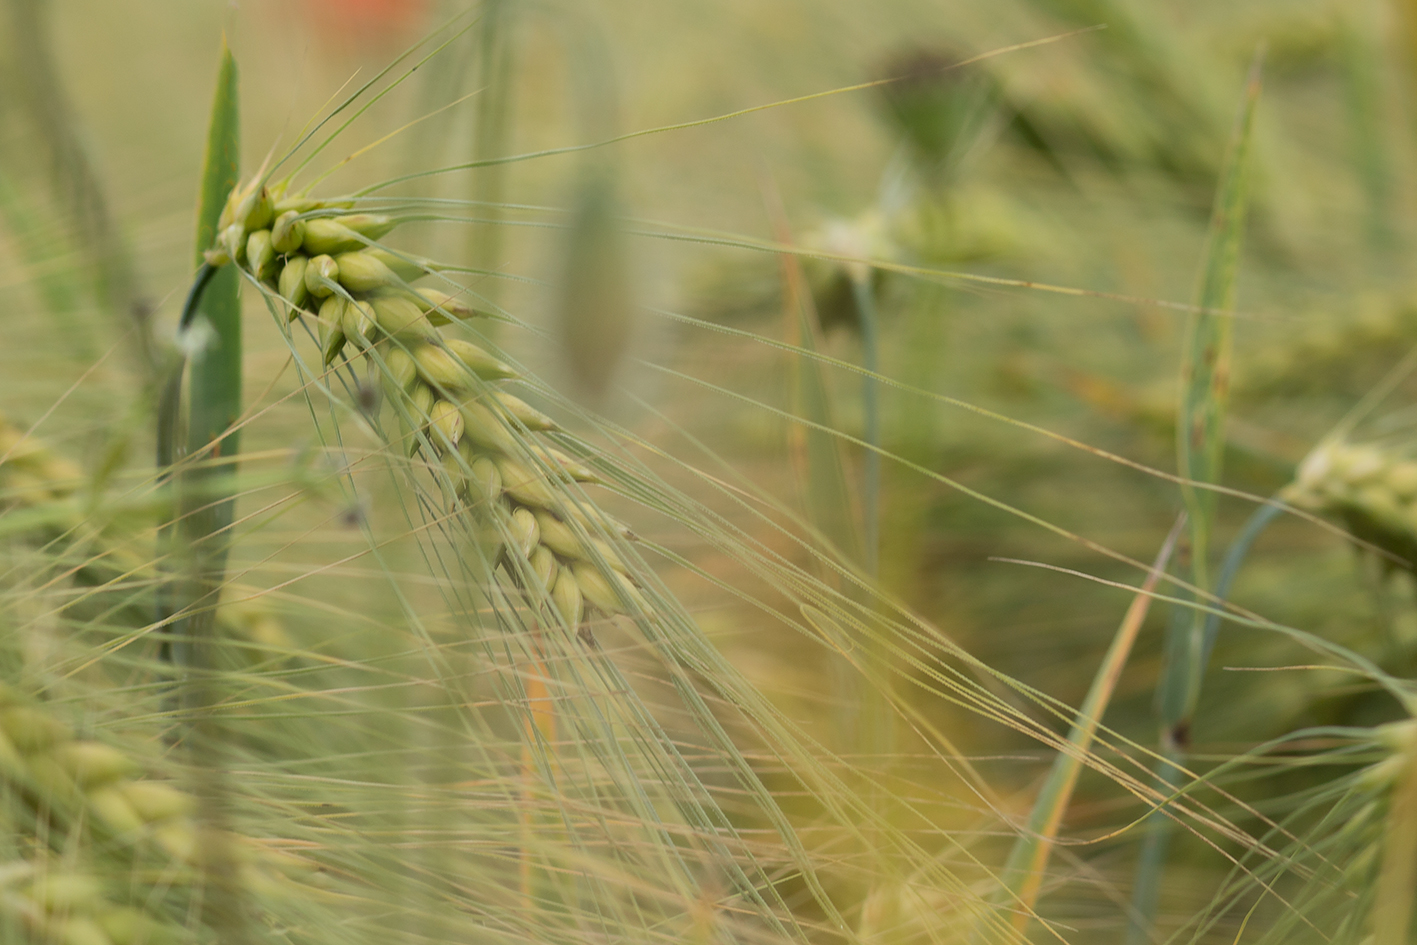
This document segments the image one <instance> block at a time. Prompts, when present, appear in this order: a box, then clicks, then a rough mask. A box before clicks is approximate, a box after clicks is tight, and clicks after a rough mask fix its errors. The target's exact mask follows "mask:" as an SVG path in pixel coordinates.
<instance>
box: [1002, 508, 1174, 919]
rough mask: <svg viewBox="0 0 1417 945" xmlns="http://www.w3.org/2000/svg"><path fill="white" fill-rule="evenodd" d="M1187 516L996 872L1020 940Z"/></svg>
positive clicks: (1159, 555)
mask: <svg viewBox="0 0 1417 945" xmlns="http://www.w3.org/2000/svg"><path fill="white" fill-rule="evenodd" d="M1185 518H1186V516H1185V514H1184V513H1183V514H1182V515H1181V516H1179V517H1178V519H1177V521H1176V525H1175V527H1173V528H1172V529H1171V534H1170V535H1168V536H1167V537H1166V540H1165V541H1164V542H1163V543H1162V545H1161V550H1160V551H1159V552H1157V555H1156V560H1155V561H1154V562H1153V563H1152V566H1151V573H1149V574H1148V575H1147V576H1146V578H1145V580H1144V581H1143V582H1142V586H1141V589H1140V591H1139V592H1138V593H1137V596H1136V597H1134V598H1132V603H1131V605H1130V606H1129V607H1128V608H1127V612H1126V615H1125V616H1124V617H1123V618H1122V623H1121V625H1120V626H1119V627H1118V628H1117V633H1116V635H1115V636H1114V637H1113V638H1112V645H1111V646H1110V647H1108V649H1107V654H1106V655H1105V656H1104V657H1103V658H1102V664H1101V665H1100V666H1098V668H1097V672H1096V674H1094V676H1093V678H1092V687H1091V688H1090V689H1089V690H1088V692H1087V697H1086V698H1085V699H1084V700H1083V703H1082V705H1081V706H1080V707H1079V708H1078V717H1077V720H1076V721H1074V722H1073V724H1072V728H1071V730H1070V731H1069V732H1068V741H1067V748H1066V749H1065V750H1064V751H1061V752H1059V754H1058V757H1057V758H1055V759H1054V761H1053V766H1052V768H1050V769H1049V771H1048V777H1047V779H1046V780H1045V781H1044V782H1043V786H1042V787H1041V788H1040V789H1039V791H1038V797H1037V799H1035V800H1034V802H1033V809H1032V810H1031V811H1030V813H1029V816H1028V822H1027V823H1025V824H1024V827H1023V831H1022V832H1021V833H1020V835H1019V837H1018V839H1017V840H1015V841H1014V846H1013V849H1012V850H1011V851H1010V852H1009V858H1008V860H1007V862H1006V863H1005V864H1004V869H1003V872H1002V873H1001V874H1000V877H999V883H1000V886H1001V887H1002V888H1001V892H1000V895H999V896H997V897H996V901H997V902H998V903H999V904H1000V906H1001V907H1002V908H1003V909H1005V910H1007V912H1008V915H1009V921H1010V924H1011V925H1012V926H1013V929H1014V931H1015V932H1016V933H1018V936H1019V940H1020V941H1023V940H1024V936H1025V933H1026V932H1027V930H1028V924H1029V921H1030V920H1031V919H1032V918H1033V916H1034V914H1035V913H1034V907H1035V906H1036V905H1037V903H1038V893H1039V890H1040V889H1041V888H1042V886H1043V880H1044V877H1045V875H1046V874H1045V871H1046V870H1047V867H1048V860H1049V857H1050V856H1051V855H1052V852H1053V845H1054V843H1055V841H1056V840H1057V837H1058V830H1059V828H1060V827H1061V826H1062V822H1063V815H1064V814H1065V813H1066V812H1067V809H1068V804H1069V803H1070V802H1071V800H1072V796H1073V789H1074V788H1075V787H1076V786H1077V779H1078V775H1079V774H1080V773H1081V772H1082V767H1083V764H1084V762H1085V759H1086V758H1087V757H1088V754H1089V752H1090V751H1091V750H1092V744H1093V740H1094V739H1095V737H1096V735H1097V730H1098V728H1099V727H1100V726H1101V724H1102V716H1103V715H1104V714H1105V713H1106V711H1107V706H1108V704H1109V703H1110V702H1111V701H1112V694H1113V693H1114V692H1115V691H1116V687H1117V681H1118V679H1119V678H1120V677H1121V674H1122V669H1123V667H1124V666H1125V665H1126V663H1127V658H1128V656H1130V655H1131V650H1132V645H1133V644H1134V643H1135V642H1136V638H1137V634H1138V633H1140V632H1141V625H1142V621H1144V620H1145V619H1146V615H1147V612H1148V610H1150V608H1151V600H1152V598H1151V595H1152V593H1153V592H1154V591H1155V590H1156V585H1157V583H1158V582H1159V580H1160V578H1161V575H1162V574H1164V573H1165V571H1166V566H1167V564H1168V563H1169V562H1170V559H1171V552H1172V551H1173V550H1174V549H1175V547H1176V541H1177V539H1178V538H1179V537H1180V535H1181V529H1182V527H1183V526H1184V524H1185ZM975 940H976V941H980V940H981V939H980V936H979V934H976V936H975Z"/></svg>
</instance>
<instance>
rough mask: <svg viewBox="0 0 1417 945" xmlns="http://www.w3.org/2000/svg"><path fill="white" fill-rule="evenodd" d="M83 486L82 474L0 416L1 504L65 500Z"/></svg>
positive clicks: (36, 504)
mask: <svg viewBox="0 0 1417 945" xmlns="http://www.w3.org/2000/svg"><path fill="white" fill-rule="evenodd" d="M82 483H83V473H82V472H80V470H79V468H78V467H77V466H75V465H74V464H73V463H71V462H69V461H68V460H65V459H61V458H60V457H58V456H55V455H54V454H53V453H52V452H50V451H49V449H47V448H46V447H45V446H44V445H43V444H42V443H40V442H39V441H38V440H36V439H35V438H34V437H31V436H26V435H25V431H23V430H21V429H20V428H19V427H18V426H16V425H14V424H13V423H11V422H10V421H9V420H7V419H6V418H5V416H4V415H3V414H0V503H3V504H4V505H9V506H21V507H24V506H31V507H33V506H40V505H44V504H45V503H47V502H51V501H54V500H57V499H67V498H68V497H70V496H71V495H73V494H74V492H75V491H77V490H78V488H79V486H80V485H81V484H82Z"/></svg>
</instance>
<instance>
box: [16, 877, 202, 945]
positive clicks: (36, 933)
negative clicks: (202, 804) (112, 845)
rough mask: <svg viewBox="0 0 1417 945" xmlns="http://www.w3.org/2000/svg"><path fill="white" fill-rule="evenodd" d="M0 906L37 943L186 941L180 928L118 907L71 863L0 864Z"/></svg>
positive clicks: (102, 944)
mask: <svg viewBox="0 0 1417 945" xmlns="http://www.w3.org/2000/svg"><path fill="white" fill-rule="evenodd" d="M0 910H3V912H4V913H5V914H7V915H9V916H12V917H14V918H15V919H18V920H19V922H20V924H21V925H22V926H23V927H24V928H25V930H26V931H27V932H28V933H29V934H30V936H32V937H33V939H34V940H35V941H38V942H46V943H49V942H53V943H60V945H167V943H169V942H179V941H187V940H188V939H187V936H186V935H185V934H184V932H183V930H182V928H181V927H179V926H177V925H175V924H173V923H171V922H168V921H166V920H164V919H160V918H156V917H154V916H153V915H152V914H151V913H149V912H146V911H144V910H142V909H139V908H136V907H134V906H121V905H118V904H116V903H114V902H113V900H112V899H111V898H109V897H108V895H107V890H106V889H105V888H104V884H103V883H101V882H99V880H98V879H96V878H95V877H94V876H92V875H90V874H89V873H81V872H76V871H74V870H73V869H72V868H70V867H60V866H57V865H56V866H53V867H50V868H46V867H45V866H36V865H35V864H34V863H30V862H26V861H24V860H19V861H15V862H12V863H3V864H0Z"/></svg>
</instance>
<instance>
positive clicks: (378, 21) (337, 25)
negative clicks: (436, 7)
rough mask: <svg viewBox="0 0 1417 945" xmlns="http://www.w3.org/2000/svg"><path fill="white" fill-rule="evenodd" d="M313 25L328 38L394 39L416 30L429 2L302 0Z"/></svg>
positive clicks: (414, 0) (421, 21)
mask: <svg viewBox="0 0 1417 945" xmlns="http://www.w3.org/2000/svg"><path fill="white" fill-rule="evenodd" d="M303 3H304V6H305V9H306V12H307V14H308V15H309V17H310V19H311V21H312V25H313V26H314V27H315V28H316V29H317V30H319V31H320V32H322V33H324V34H325V35H327V36H331V37H332V38H333V37H338V38H340V39H348V40H356V41H378V40H380V39H395V38H399V37H402V36H404V35H405V34H406V33H408V32H410V31H412V30H413V29H415V28H417V27H418V26H420V25H421V24H422V23H423V22H424V17H425V14H427V12H428V5H429V4H428V0H303Z"/></svg>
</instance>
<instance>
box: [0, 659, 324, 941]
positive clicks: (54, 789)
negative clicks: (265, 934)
mask: <svg viewBox="0 0 1417 945" xmlns="http://www.w3.org/2000/svg"><path fill="white" fill-rule="evenodd" d="M140 772H141V766H140V765H139V764H138V763H137V762H136V761H134V760H133V759H132V758H131V757H129V756H128V755H127V754H126V753H124V752H123V751H121V750H120V749H118V748H115V747H113V746H111V745H108V744H105V743H103V742H98V741H87V740H82V739H76V738H75V737H74V735H73V732H72V731H71V730H70V728H69V726H67V725H66V724H64V723H63V722H62V721H60V720H59V719H57V718H56V717H55V716H54V715H53V714H52V713H51V712H50V711H48V710H47V709H46V707H45V706H44V705H42V704H40V703H36V702H32V701H29V700H26V699H24V698H22V697H21V696H20V695H19V694H18V693H16V692H15V691H14V690H12V689H9V688H8V687H5V686H3V685H0V784H3V786H4V789H5V794H6V795H7V796H8V797H9V798H11V799H12V800H15V801H18V802H20V803H21V805H22V806H23V808H24V809H25V810H26V811H28V816H27V817H26V818H24V819H26V820H30V821H31V822H32V823H33V825H34V830H35V835H36V838H38V837H43V836H49V837H65V836H73V834H74V831H76V830H85V831H89V832H91V833H92V835H93V837H94V839H96V840H98V841H100V842H101V844H102V848H103V850H104V852H105V855H119V856H123V857H126V858H128V859H129V860H130V868H131V869H132V870H133V874H134V876H135V877H136V876H139V875H141V874H142V873H144V872H145V871H147V870H149V869H151V868H152V867H160V872H161V874H162V880H161V881H162V883H163V884H165V885H171V884H173V883H180V882H181V881H183V877H184V876H188V877H192V876H196V875H198V873H199V872H200V870H199V867H200V866H201V864H202V858H203V856H204V855H205V852H206V851H207V850H208V849H210V848H211V845H212V842H213V840H215V839H217V838H214V837H213V836H211V835H210V833H209V832H205V831H203V830H202V829H201V828H199V827H198V825H197V822H196V820H195V819H194V817H193V813H194V810H195V807H196V804H195V802H194V800H193V798H192V797H191V796H190V795H188V794H186V793H184V792H182V791H180V790H178V789H177V788H175V787H173V786H172V785H170V784H167V783H164V782H159V781H151V780H145V779H143V778H141V777H140V776H139V775H140ZM12 817H13V813H12ZM221 839H222V841H223V843H224V845H225V846H226V847H228V848H230V849H232V850H236V851H239V853H240V862H239V865H238V867H237V869H238V881H239V882H241V883H242V884H243V885H245V886H246V887H247V888H251V889H259V890H263V891H269V890H279V889H281V888H283V887H284V883H285V879H286V877H287V874H288V873H289V872H290V871H291V870H294V869H304V868H305V864H304V863H297V862H296V861H294V860H291V859H290V858H288V857H284V856H277V855H275V854H273V853H267V852H265V851H256V850H254V849H253V848H251V847H250V846H249V845H248V844H245V843H244V841H242V840H240V839H239V838H237V837H235V836H229V837H223V838H221ZM150 856H156V857H157V859H156V861H155V862H150V861H149V860H148V857H150ZM17 869H18V871H17V872H14V873H11V874H3V875H0V886H4V885H5V884H4V883H3V878H4V876H5V875H8V877H9V878H10V879H11V880H12V883H11V885H12V887H13V888H11V889H9V890H8V891H5V892H3V893H0V895H3V899H0V903H3V907H4V908H5V910H6V911H7V912H8V913H10V914H11V915H14V916H17V917H18V918H19V919H20V920H21V921H23V922H24V923H25V924H26V925H27V926H28V927H30V928H31V930H32V931H34V932H35V933H36V936H37V937H38V938H41V939H42V940H43V941H53V942H62V943H65V945H110V943H111V945H140V943H143V942H147V943H152V945H156V943H158V942H165V941H172V940H174V939H176V938H179V937H180V935H179V934H178V933H180V931H181V930H180V929H178V928H176V927H175V926H169V924H168V923H167V922H166V921H165V920H162V919H159V918H155V917H154V916H153V915H151V914H150V913H149V912H147V911H145V910H141V909H136V908H132V907H127V906H117V905H113V904H111V903H110V902H109V901H108V900H107V899H106V898H105V897H104V895H103V894H102V890H101V888H100V887H99V885H98V884H97V883H96V882H95V881H94V880H93V879H91V878H88V877H86V876H83V875H80V874H77V873H73V872H68V871H62V870H38V871H36V870H35V868H34V867H33V866H32V865H25V864H19V865H18V867H17ZM31 874H33V878H32V879H30V878H27V877H30V876H31ZM137 901H139V902H142V901H144V899H142V898H140V899H138V900H137Z"/></svg>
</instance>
